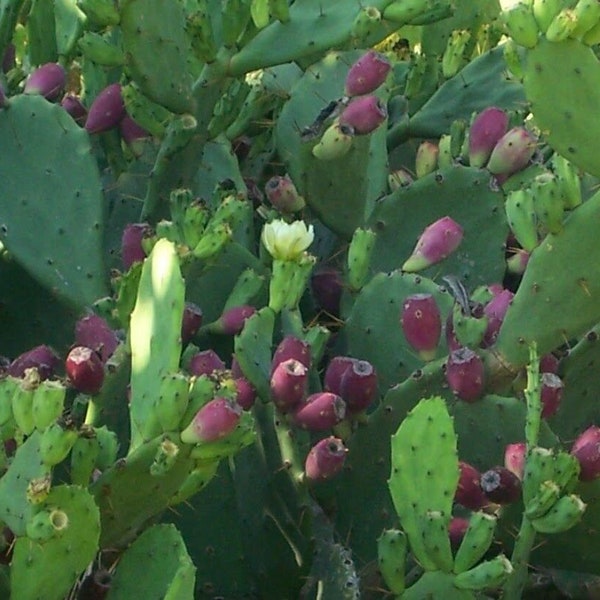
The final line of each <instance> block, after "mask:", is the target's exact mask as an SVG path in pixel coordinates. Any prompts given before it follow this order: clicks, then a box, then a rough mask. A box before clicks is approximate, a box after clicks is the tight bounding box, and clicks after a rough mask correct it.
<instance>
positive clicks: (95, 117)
mask: <svg viewBox="0 0 600 600" xmlns="http://www.w3.org/2000/svg"><path fill="white" fill-rule="evenodd" d="M124 115H125V103H124V102H123V96H122V95H121V84H119V83H112V84H111V85H109V86H107V87H105V88H104V89H103V90H102V91H101V92H100V93H99V94H98V95H97V96H96V98H95V99H94V101H93V102H92V105H91V106H90V110H89V112H88V116H87V119H86V121H85V129H86V131H87V132H88V133H90V134H93V133H102V132H103V131H108V130H109V129H113V128H114V127H116V126H117V125H118V124H119V121H120V120H121V119H122V118H123V116H124Z"/></svg>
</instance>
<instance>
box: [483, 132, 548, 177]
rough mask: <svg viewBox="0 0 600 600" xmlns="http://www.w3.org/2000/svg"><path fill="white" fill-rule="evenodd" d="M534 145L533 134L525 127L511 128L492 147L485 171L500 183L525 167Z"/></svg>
mask: <svg viewBox="0 0 600 600" xmlns="http://www.w3.org/2000/svg"><path fill="white" fill-rule="evenodd" d="M536 143H537V140H536V139H535V137H534V136H533V134H532V133H531V132H529V131H528V130H527V129H525V127H513V128H512V129H511V130H509V131H507V132H506V133H505V134H504V135H503V136H502V137H501V138H500V139H499V140H498V142H497V143H496V145H495V146H494V149H493V150H492V154H491V155H490V159H489V161H488V163H487V166H486V168H487V170H488V171H489V172H490V173H492V174H493V175H496V176H497V178H498V179H499V181H500V182H501V183H502V182H503V181H505V180H506V179H507V178H508V177H510V176H511V175H512V174H513V173H516V172H517V171H520V170H521V169H524V168H525V167H526V166H527V164H528V163H529V161H530V160H531V157H532V156H533V154H534V153H535V148H536Z"/></svg>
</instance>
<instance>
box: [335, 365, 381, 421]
mask: <svg viewBox="0 0 600 600" xmlns="http://www.w3.org/2000/svg"><path fill="white" fill-rule="evenodd" d="M339 395H340V396H341V397H342V398H343V399H344V402H345V403H346V407H347V409H348V413H350V414H353V413H358V412H361V411H363V410H365V409H366V408H367V407H369V406H370V405H371V403H372V402H373V401H374V400H375V398H376V397H377V372H376V371H375V368H374V367H373V365H372V364H371V363H370V362H368V361H366V360H355V361H354V362H352V364H350V365H349V366H348V368H347V369H345V370H344V373H343V374H342V379H341V382H340V394H339Z"/></svg>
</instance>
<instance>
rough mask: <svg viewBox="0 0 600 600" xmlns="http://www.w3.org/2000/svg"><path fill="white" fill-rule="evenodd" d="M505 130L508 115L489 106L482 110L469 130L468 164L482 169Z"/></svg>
mask: <svg viewBox="0 0 600 600" xmlns="http://www.w3.org/2000/svg"><path fill="white" fill-rule="evenodd" d="M507 129H508V115H507V114H506V113H505V112H504V111H503V110H502V109H500V108H496V107H495V106H490V107H489V108H486V109H485V110H482V111H481V112H480V113H479V114H478V115H477V116H476V117H475V119H474V120H473V123H472V124H471V128H470V129H469V164H470V165H471V166H472V167H484V166H485V165H486V163H487V161H488V159H489V158H490V156H491V154H492V150H493V149H494V147H495V146H496V144H497V143H498V141H499V140H500V139H501V138H502V136H503V135H504V134H505V133H506V130H507Z"/></svg>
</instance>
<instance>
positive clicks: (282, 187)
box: [265, 175, 306, 214]
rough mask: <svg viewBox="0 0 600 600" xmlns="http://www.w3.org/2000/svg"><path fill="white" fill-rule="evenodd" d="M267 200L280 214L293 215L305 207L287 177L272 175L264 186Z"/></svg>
mask: <svg viewBox="0 0 600 600" xmlns="http://www.w3.org/2000/svg"><path fill="white" fill-rule="evenodd" d="M265 195H266V196H267V200H268V201H269V202H270V203H271V204H272V205H273V207H274V208H276V209H277V210H278V211H280V212H282V213H288V214H289V213H295V212H298V211H299V210H302V209H303V208H304V207H305V206H306V202H305V201H304V198H303V197H302V196H301V195H300V194H299V193H298V190H297V189H296V186H295V185H294V182H293V181H292V180H291V179H290V177H289V175H284V176H281V175H274V176H273V177H271V179H269V181H267V183H266V184H265Z"/></svg>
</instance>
